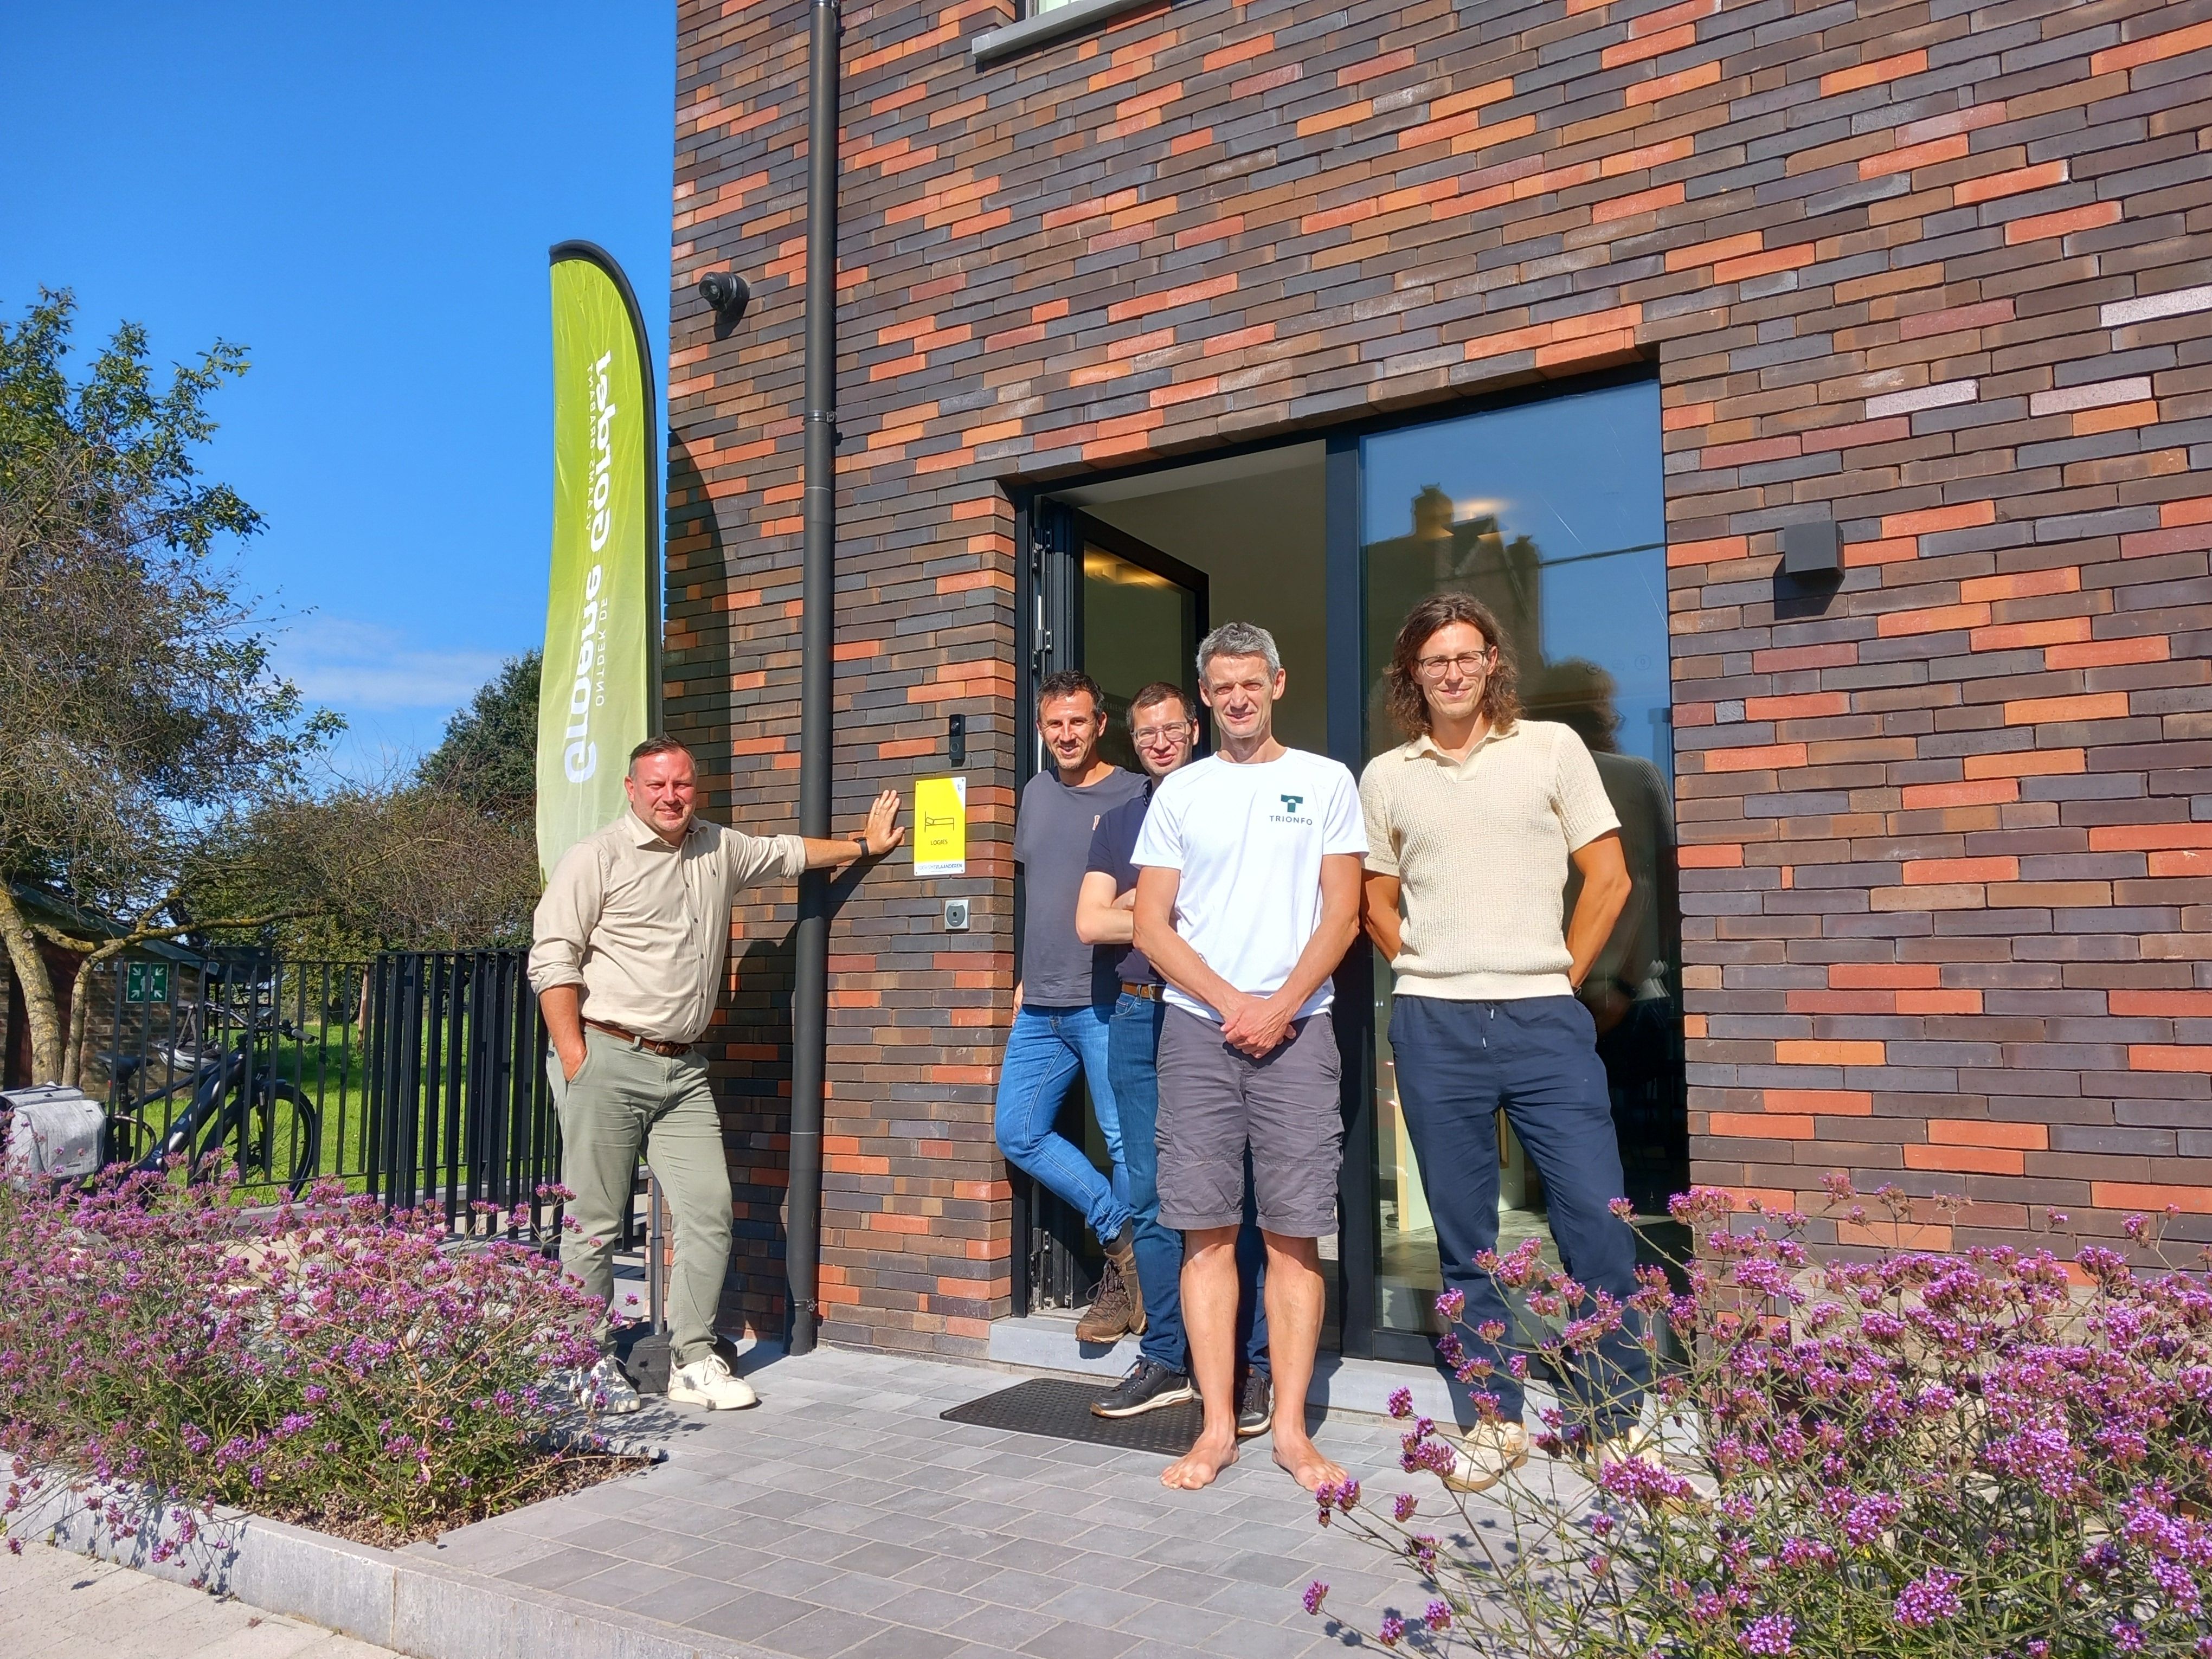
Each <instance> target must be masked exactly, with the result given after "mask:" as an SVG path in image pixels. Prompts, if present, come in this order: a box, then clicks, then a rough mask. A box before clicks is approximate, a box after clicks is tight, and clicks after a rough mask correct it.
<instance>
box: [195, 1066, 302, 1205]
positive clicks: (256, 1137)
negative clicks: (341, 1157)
mask: <svg viewBox="0 0 2212 1659" xmlns="http://www.w3.org/2000/svg"><path fill="white" fill-rule="evenodd" d="M322 1147H323V1114H322V1109H321V1108H320V1107H319V1106H318V1105H316V1104H315V1103H314V1102H313V1101H312V1100H310V1099H309V1098H308V1097H307V1096H306V1095H305V1094H304V1093H302V1092H301V1090H300V1089H299V1088H298V1087H297V1086H296V1085H293V1084H289V1083H283V1082H270V1081H268V1080H267V1079H264V1080H262V1081H260V1082H258V1083H257V1084H256V1085H254V1090H253V1098H252V1103H251V1105H250V1106H249V1105H248V1104H247V1103H246V1100H245V1099H244V1091H234V1092H233V1093H232V1094H231V1095H230V1097H228V1099H226V1100H225V1101H224V1102H223V1103H222V1109H221V1110H219V1111H218V1112H217V1113H216V1118H215V1121H214V1123H213V1124H212V1125H211V1126H210V1128H209V1130H208V1133H207V1136H206V1138H205V1139H204V1140H202V1141H201V1142H200V1145H199V1148H198V1151H197V1153H196V1155H195V1156H194V1158H193V1160H192V1162H193V1167H194V1168H195V1170H208V1169H211V1168H212V1167H213V1166H212V1165H211V1164H210V1162H209V1160H210V1157H211V1156H212V1155H214V1154H216V1153H221V1154H222V1160H223V1162H224V1163H225V1164H229V1165H230V1166H231V1167H233V1168H234V1169H235V1170H237V1171H238V1174H239V1178H240V1181H242V1182H245V1183H246V1185H247V1186H263V1185H282V1186H283V1188H285V1189H286V1190H287V1191H289V1192H290V1193H293V1194H297V1193H298V1192H299V1191H300V1189H301V1188H303V1187H305V1186H306V1185H307V1183H308V1182H311V1181H313V1179H314V1178H315V1175H316V1171H317V1170H318V1168H319V1166H320V1164H321V1162H322Z"/></svg>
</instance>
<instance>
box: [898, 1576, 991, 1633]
mask: <svg viewBox="0 0 2212 1659" xmlns="http://www.w3.org/2000/svg"><path fill="white" fill-rule="evenodd" d="M988 1605H989V1604H988V1603H987V1602H985V1601H978V1600H977V1599H976V1598H975V1597H974V1596H972V1595H957V1594H956V1593H955V1592H953V1591H951V1590H941V1589H928V1588H927V1587H926V1586H922V1585H916V1586H915V1588H914V1589H910V1590H908V1591H907V1592H906V1594H905V1595H900V1596H896V1597H894V1598H893V1599H892V1600H890V1601H886V1602H884V1605H883V1606H882V1607H880V1608H878V1610H877V1612H878V1617H879V1618H883V1619H886V1620H890V1622H891V1623H892V1624H894V1625H910V1626H915V1627H917V1628H919V1629H922V1630H950V1629H951V1628H952V1626H955V1625H957V1624H958V1623H959V1622H960V1621H961V1620H963V1619H965V1618H967V1617H968V1616H969V1614H970V1613H978V1612H981V1611H982V1610H983V1609H984V1608H985V1607H987V1606H988Z"/></svg>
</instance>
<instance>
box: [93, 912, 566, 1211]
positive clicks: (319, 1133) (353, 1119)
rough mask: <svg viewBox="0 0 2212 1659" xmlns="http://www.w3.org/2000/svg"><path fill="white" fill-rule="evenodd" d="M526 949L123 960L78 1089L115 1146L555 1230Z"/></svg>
mask: <svg viewBox="0 0 2212 1659" xmlns="http://www.w3.org/2000/svg"><path fill="white" fill-rule="evenodd" d="M525 962H526V953H525V952H524V951H438V952H398V951H394V952H387V953H386V954H384V955H381V956H379V957H376V958H374V960H373V961H368V962H343V961H296V960H287V959H283V958H279V957H272V956H268V955H257V954H252V953H244V952H240V953H234V954H229V955H218V956H212V957H184V956H183V955H181V953H179V954H174V955H172V956H169V957H165V958H161V959H158V960H146V961H138V962H118V963H113V964H111V965H110V967H109V968H108V969H107V970H106V974H105V975H103V977H104V978H107V979H112V984H103V985H101V986H100V987H99V991H100V994H99V995H98V998H97V1000H96V1001H95V1003H94V1007H95V1008H96V1009H97V1010H98V1011H99V1013H100V1025H101V1026H103V1027H104V1029H100V1030H95V1032H94V1039H93V1041H91V1042H88V1045H87V1048H88V1059H89V1064H88V1066H87V1068H86V1075H85V1078H84V1087H85V1088H86V1089H87V1091H89V1092H93V1093H95V1094H100V1093H104V1094H105V1096H106V1100H107V1104H108V1110H109V1115H110V1123H111V1125H112V1128H111V1144H110V1146H109V1149H108V1152H109V1156H110V1158H112V1159H113V1160H115V1161H118V1162H136V1161H138V1160H139V1159H141V1158H147V1157H149V1156H159V1155H160V1154H161V1152H163V1151H164V1150H167V1151H168V1152H171V1153H173V1154H179V1153H180V1154H183V1155H185V1156H187V1157H189V1158H191V1159H193V1160H195V1161H204V1160H205V1159H207V1158H210V1157H214V1156H216V1155H218V1154H219V1155H220V1156H221V1157H222V1159H223V1160H224V1161H225V1162H228V1163H229V1164H232V1165H233V1166H234V1168H235V1169H236V1170H237V1173H238V1176H239V1178H240V1181H241V1182H243V1183H245V1184H246V1185H247V1186H248V1187H263V1188H285V1187H297V1186H299V1185H301V1184H302V1183H304V1182H306V1181H308V1180H313V1179H322V1178H329V1177H335V1178H337V1179H338V1180H341V1181H343V1182H345V1183H346V1184H347V1185H348V1186H349V1187H351V1188H354V1189H355V1190H356V1191H359V1192H366V1193H368V1194H373V1195H374V1196H375V1197H377V1198H380V1199H381V1200H384V1201H385V1202H386V1204H387V1205H389V1206H392V1207H395V1208H413V1207H416V1206H421V1205H434V1206H440V1207H441V1208H442V1209H443V1211H444V1213H445V1216H446V1218H447V1223H448V1224H449V1225H452V1226H454V1227H456V1228H460V1229H466V1230H469V1231H483V1224H482V1223H481V1222H480V1220H479V1212H478V1210H477V1206H479V1205H483V1204H491V1205H495V1206H498V1207H499V1208H500V1209H501V1211H502V1212H512V1211H513V1210H515V1209H516V1208H517V1207H518V1206H519V1207H520V1208H521V1209H522V1210H523V1211H525V1212H526V1214H525V1215H524V1217H523V1218H522V1219H521V1220H520V1222H516V1221H515V1220H513V1218H511V1217H508V1218H503V1219H502V1221H501V1225H503V1226H505V1227H506V1228H507V1231H510V1232H511V1233H515V1232H522V1231H527V1232H530V1233H532V1234H533V1235H543V1236H548V1237H550V1236H551V1233H550V1230H551V1229H552V1228H553V1227H555V1226H556V1225H557V1221H556V1212H555V1209H554V1206H550V1205H547V1204H542V1203H540V1201H539V1200H538V1196H537V1194H538V1188H540V1187H541V1186H544V1185H545V1184H547V1183H549V1182H552V1181H553V1180H555V1179H556V1178H557V1174H558V1170H559V1152H558V1145H557V1131H556V1127H555V1123H554V1115H553V1107H552V1099H551V1091H550V1084H549V1081H548V1079H547V1078H546V1076H545V1072H544V1065H543V1062H542V1057H543V1055H544V1052H545V1033H544V1027H543V1025H542V1024H540V1023H539V1021H538V1006H537V1000H536V999H535V998H534V997H533V996H532V994H531V992H530V987H529V984H528V981H527V980H526V976H525V971H524V969H525Z"/></svg>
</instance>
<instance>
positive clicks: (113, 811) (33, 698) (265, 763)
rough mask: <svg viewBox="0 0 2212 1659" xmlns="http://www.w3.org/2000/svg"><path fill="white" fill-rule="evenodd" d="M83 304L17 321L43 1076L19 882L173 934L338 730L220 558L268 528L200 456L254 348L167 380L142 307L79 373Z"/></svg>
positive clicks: (12, 730)
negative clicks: (72, 358) (221, 838)
mask: <svg viewBox="0 0 2212 1659" xmlns="http://www.w3.org/2000/svg"><path fill="white" fill-rule="evenodd" d="M74 319H75V302H74V301H73V300H72V298H71V297H70V295H69V294H68V293H66V292H59V293H57V292H53V291H50V290H41V292H40V298H39V300H38V301H37V302H36V303H34V304H33V305H32V306H30V307H28V309H27V311H26V312H25V313H24V315H23V317H22V319H21V321H20V322H18V323H16V324H15V325H13V326H10V325H8V324H6V323H5V322H3V321H0V937H4V941H5V945H6V947H7V950H8V953H9V959H10V961H11V963H13V965H14V967H15V973H16V976H17V979H18V981H20V982H21V985H22V987H23V990H24V999H25V1003H26V1012H27V1014H28V1016H29V1023H30V1025H31V1028H32V1046H33V1053H34V1055H35V1057H36V1065H37V1068H38V1071H39V1073H40V1075H41V1076H46V1077H54V1076H59V1075H62V1062H63V1053H62V1050H63V1042H64V1036H63V1033H62V1032H61V1030H60V1028H59V1025H58V1020H57V1016H56V1006H57V1005H56V999H55V997H54V994H53V987H52V984H51V983H50V982H49V981H48V978H47V975H46V967H45V964H44V963H43V961H42V960H41V958H40V954H39V951H38V949H37V944H36V939H35V938H34V937H33V924H32V922H31V921H29V919H28V918H27V916H26V915H25V913H24V911H23V909H22V908H21V906H20V905H19V904H18V903H17V902H15V898H14V896H13V892H12V890H11V889H10V887H9V883H11V882H15V881H21V880H29V881H34V882H38V883H41V884H46V885H47V886H49V887H51V888H52V889H54V890H58V891H59V892H61V893H63V894H64V895H65V896H68V897H69V898H70V899H72V900H73V901H75V902H76V903H78V904H80V905H82V906H83V907H84V908H88V909H91V910H94V911H98V912H101V913H105V914H107V915H117V916H124V917H130V918H133V919H134V921H132V922H131V927H132V928H134V929H136V930H138V931H139V932H140V933H142V935H143V934H146V933H153V932H165V931H173V929H172V928H165V927H162V926H161V918H162V915H163V912H164V911H165V909H166V908H167V906H168V905H169V904H170V902H172V901H173V899H174V897H175V896H176V894H177V891H178V888H179V880H180V877H181V872H183V871H184V869H185V867H186V866H187V865H189V864H190V863H191V862H192V861H193V860H194V859H195V858H197V857H200V856H203V854H204V847H205V843H206V836H207V834H208V831H209V829H210V826H211V825H212V824H213V823H216V822H218V821H220V820H221V819H222V817H224V816H225V815H226V813H228V811H232V810H234V808H235V807H236V805H237V804H238V803H239V802H240V801H241V800H245V799H252V798H254V797H257V796H260V795H264V794H265V793H267V792H268V791H270V789H271V788H272V787H281V786H282V785H283V783H284V782H285V781H287V780H289V779H290V778H292V777H294V776H295V775H297V771H298V768H299V763H300V762H301V760H302V758H303V757H305V756H307V754H309V753H310V752H312V751H313V750H315V749H317V748H319V746H321V744H323V743H325V741H326V740H327V738H329V736H330V735H331V733H332V732H334V731H335V730H337V726H338V725H339V722H338V721H337V718H336V717H335V716H333V715H329V714H310V713H309V712H308V711H307V709H306V708H304V707H303V705H302V702H301V697H300V695H299V693H298V691H297V690H295V688H294V687H293V686H292V685H291V684H289V682H287V681H286V680H284V679H283V678H282V677H281V676H280V675H278V674H276V672H275V671H273V670H272V668H271V666H270V657H269V642H268V639H267V636H266V635H264V633H262V632H261V631H259V630H258V629H257V627H256V626H255V617H254V616H253V613H252V609H251V606H250V605H249V603H248V602H247V601H246V599H244V598H242V597H241V596H240V592H239V590H238V586H237V577H236V573H235V571H234V569H233V568H231V567H229V566H228V564H226V563H225V562H223V561H222V559H221V558H220V557H219V556H218V549H219V548H220V547H221V546H222V545H223V544H225V542H226V540H227V539H228V538H243V537H246V536H250V535H252V534H254V533H255V532H257V531H258V530H259V529H260V527H261V520H260V518H259V515H258V514H257V513H255V512H254V511H253V509H252V507H248V506H247V505H246V502H245V501H242V500H241V499H240V497H239V495H237V493H236V492H235V491H234V490H233V489H230V488H229V487H228V485H225V484H222V483H210V482H207V481H205V480H204V479H202V478H201V477H200V476H199V473H198V469H197V459H196V457H197V454H198V453H199V451H200V449H201V447H203V446H204V444H205V443H206V442H207V441H208V440H209V439H210V437H211V436H212V435H214V432H215V429H216V427H215V422H214V421H213V420H212V419H211V418H210V416H209V415H208V413H207V404H208V400H209V398H210V396H211V395H212V394H213V392H215V391H216V388H217V387H218V386H221V385H222V383H223V382H224V381H225V380H230V379H232V378H234V377H235V376H237V375H239V374H242V373H244V372H245V369H246V356H245V353H244V351H243V350H242V349H240V348H238V347H236V346H233V345H229V344H227V343H222V342H220V341H218V342H217V343H216V344H215V345H213V346H211V347H210V348H209V349H207V350H206V351H204V352H203V353H202V354H201V355H200V356H199V358H198V359H197V362H192V363H189V364H183V365H179V366H177V367H176V368H174V369H173V372H172V373H171V374H170V375H169V377H168V381H167V386H159V385H157V384H156V376H155V373H154V371H153V369H152V368H151V367H150V366H149V362H148V353H147V342H146V335H145V331H144V330H143V328H141V327H139V326H137V325H135V324H129V323H126V324H124V325H121V326H120V327H118V329H117V330H116V331H115V333H114V334H113V336H112V337H111V338H110V339H109V341H108V342H107V343H106V346H105V347H104V348H103V349H101V350H100V353H99V354H98V355H97V356H95V357H94V359H93V360H92V362H91V363H90V366H89V370H88V374H86V375H85V377H84V378H83V379H82V380H75V381H73V380H71V379H70V374H69V373H68V369H67V367H66V364H65V361H64V360H65V359H66V358H67V356H68V354H69V351H70V336H71V331H72V328H73V325H74ZM67 942H71V943H74V944H77V945H82V944H84V943H86V942H84V941H67Z"/></svg>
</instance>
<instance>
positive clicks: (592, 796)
mask: <svg viewBox="0 0 2212 1659" xmlns="http://www.w3.org/2000/svg"><path fill="white" fill-rule="evenodd" d="M653 418H654V416H653V362H652V352H651V349H650V348H649V347H648V346H647V343H646V337H645V325H644V321H643V319H641V317H640V316H639V314H638V309H637V300H636V297H635V295H633V294H632V293H631V292H630V286H629V281H628V280H627V279H626V278H625V277H624V276H623V273H622V268H621V267H620V266H619V265H617V264H616V263H615V262H614V260H613V259H612V258H611V257H610V256H609V255H607V254H606V253H605V252H603V251H602V250H600V249H599V248H597V247H594V246H592V244H591V243H589V242H563V243H562V244H561V245H560V246H557V247H556V248H555V249H554V250H553V580H552V586H551V590H550V592H549V594H548V596H547V599H546V605H545V669H544V679H543V681H542V682H541V683H540V685H539V691H538V863H539V864H540V865H541V866H544V870H545V872H547V873H548V874H550V873H551V872H552V869H553V866H554V864H555V863H556V861H557V860H559V859H560V857H561V854H563V853H565V852H567V851H568V848H571V847H573V846H574V845H575V844H576V843H577V842H580V841H581V840H582V839H583V838H584V837H585V836H588V835H590V834H591V833H592V831H593V830H595V829H599V828H600V827H601V826H602V825H604V824H607V823H612V822H613V821H614V819H615V818H616V817H617V816H618V815H619V814H621V813H622V812H623V811H624V810H625V809H626V807H627V805H628V803H627V802H626V801H625V799H624V798H623V787H622V786H623V773H624V772H625V771H626V770H627V769H628V765H629V751H630V750H631V749H632V748H634V747H635V745H636V744H640V743H641V742H643V741H644V740H645V738H647V737H649V736H651V735H652V734H653V733H654V732H658V731H659V729H660V568H659V567H660V556H659V554H660V535H659V521H658V519H657V517H656V515H655V512H654V501H653V487H652V480H653V457H654V434H653Z"/></svg>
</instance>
